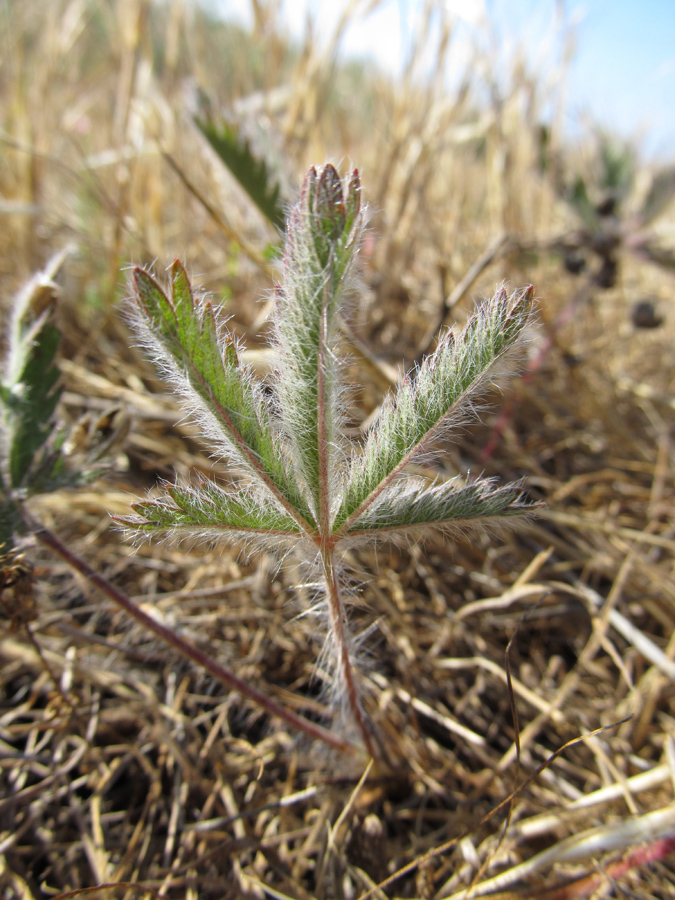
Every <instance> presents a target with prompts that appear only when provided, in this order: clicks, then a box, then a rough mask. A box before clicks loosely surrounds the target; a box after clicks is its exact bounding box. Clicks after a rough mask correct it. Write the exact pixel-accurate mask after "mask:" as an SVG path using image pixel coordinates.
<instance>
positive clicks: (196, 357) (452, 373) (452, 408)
mask: <svg viewBox="0 0 675 900" xmlns="http://www.w3.org/2000/svg"><path fill="white" fill-rule="evenodd" d="M363 226H364V211H363V208H362V202H361V186H360V182H359V176H358V172H356V171H354V172H353V173H352V175H351V176H350V177H348V178H347V179H346V180H345V181H344V182H343V181H341V179H340V178H339V176H338V174H337V172H336V170H335V169H334V168H333V167H332V166H331V165H326V166H325V167H323V168H321V169H318V170H317V169H314V168H312V169H310V171H309V173H308V174H307V176H306V178H305V180H304V184H303V188H302V192H301V196H300V200H299V202H298V204H297V205H296V207H295V208H294V209H293V210H292V213H291V216H290V219H289V222H288V226H287V231H286V243H285V255H284V260H283V281H282V284H281V285H280V286H278V287H277V290H276V295H275V314H274V330H275V337H274V344H275V349H276V358H277V368H276V371H275V372H274V377H273V379H271V380H270V383H269V384H267V385H263V384H261V383H260V382H259V381H258V380H256V378H255V377H254V376H253V374H252V373H251V371H249V369H248V368H247V366H246V365H245V364H244V363H243V361H242V357H241V352H240V348H239V347H238V346H237V343H236V341H235V340H234V338H233V336H232V335H231V334H230V333H229V332H228V330H227V329H226V328H225V327H224V325H222V324H220V323H219V322H218V319H217V317H216V315H215V313H214V310H213V308H212V306H211V304H210V303H209V301H208V300H207V299H205V298H203V297H198V296H195V294H194V293H193V291H192V289H191V286H190V283H189V280H188V277H187V275H186V273H185V270H184V268H183V266H182V265H181V264H180V263H179V262H177V261H176V262H174V264H173V265H172V267H171V280H170V290H169V291H168V292H165V291H164V289H163V288H162V287H161V286H160V285H159V284H158V282H157V281H156V280H155V279H154V278H153V277H152V275H150V274H149V273H148V272H147V271H145V270H143V269H140V268H137V269H135V270H134V273H133V279H132V281H133V296H134V299H135V310H136V312H135V316H134V322H135V325H136V327H137V329H138V332H139V334H140V336H141V339H142V341H143V343H144V345H145V346H146V347H147V348H148V350H149V351H150V353H151V354H152V355H153V357H154V358H155V360H156V362H157V364H158V366H159V368H160V369H161V371H162V372H163V374H164V375H165V377H166V378H167V379H168V381H169V382H170V383H171V384H172V385H173V387H174V388H175V389H176V391H177V392H178V394H179V395H180V397H181V398H182V402H183V405H184V408H185V410H186V411H187V412H189V413H190V414H191V415H192V416H193V417H194V418H195V419H196V421H197V422H198V423H199V425H200V426H201V427H202V429H203V431H204V434H205V436H206V437H207V438H208V439H209V441H210V443H211V445H212V447H213V449H214V450H215V452H216V453H217V454H218V455H219V456H220V457H222V458H224V459H225V460H227V461H228V463H229V464H230V465H231V466H232V467H233V468H234V470H235V471H236V473H237V475H238V483H237V484H236V485H228V486H221V485H218V484H215V483H213V482H210V481H209V482H206V483H204V482H203V481H201V482H200V483H194V484H185V483H183V484H181V483H176V484H173V485H167V486H166V491H165V493H164V495H163V496H161V497H160V498H158V499H157V498H152V497H151V498H149V499H147V500H145V501H143V502H140V503H137V504H135V507H134V508H135V512H136V514H137V515H136V516H135V517H130V518H128V519H126V520H124V521H125V524H126V526H127V527H128V528H129V529H130V530H131V531H132V532H133V533H136V534H140V535H146V536H153V535H156V534H159V535H164V536H167V537H170V538H174V539H179V540H180V539H183V538H190V539H195V538H203V539H207V540H216V541H218V540H221V539H224V540H226V541H230V542H234V543H235V544H245V545H247V546H248V547H252V546H256V545H259V546H260V545H261V546H264V547H272V548H277V549H278V548H281V550H282V551H283V552H288V550H289V549H291V548H292V549H294V550H295V551H296V552H297V553H298V554H299V555H300V556H301V558H302V559H303V560H304V561H305V563H306V564H307V565H308V567H309V568H310V570H311V572H312V573H313V575H312V577H311V579H310V580H311V581H312V583H316V584H319V585H320V586H321V587H320V589H317V595H316V596H315V597H314V598H313V600H312V603H313V607H312V610H313V611H314V612H318V613H320V614H321V617H322V619H323V621H324V623H325V626H326V638H325V647H324V651H323V653H322V663H323V664H324V666H326V667H327V668H328V670H329V671H330V675H331V679H332V696H333V699H334V700H335V702H336V706H337V708H338V709H339V710H341V711H342V713H343V718H342V723H341V724H342V727H343V728H345V729H346V730H347V732H349V731H355V732H356V735H357V736H358V737H359V738H360V741H361V742H362V744H363V745H364V747H365V749H366V750H367V751H368V752H369V753H370V754H371V755H374V754H375V748H374V742H373V733H372V726H371V724H370V722H369V720H368V718H367V716H366V714H365V712H364V706H363V697H362V686H361V684H360V682H359V677H358V666H356V665H355V656H356V653H357V649H358V640H357V638H356V636H355V635H354V634H353V633H352V628H350V621H349V616H348V611H347V609H346V604H347V601H348V599H349V596H350V589H349V580H348V578H347V573H346V572H345V566H344V562H343V559H342V551H343V550H344V549H345V548H351V547H359V546H361V545H363V544H368V543H371V542H373V541H385V540H386V541H390V540H398V541H400V540H403V541H408V540H411V539H412V540H414V539H416V538H417V537H418V536H419V535H420V534H421V533H422V532H423V531H424V530H425V529H428V528H436V529H440V530H443V531H446V532H450V533H456V532H459V531H464V530H465V529H467V528H471V527H483V528H485V527H487V528H491V527H495V526H499V525H500V524H504V523H506V522H508V521H509V520H512V519H514V518H515V517H519V516H522V515H523V514H526V513H528V512H529V511H531V509H532V506H531V505H530V504H528V503H527V502H526V501H525V500H524V499H523V497H522V486H521V485H520V484H508V485H505V486H498V485H497V484H495V482H494V481H492V480H488V479H482V478H478V479H476V480H473V481H469V480H464V479H454V480H450V481H445V482H440V481H439V482H430V481H429V480H427V479H424V478H422V477H420V476H417V475H413V474H411V473H410V472H409V471H408V466H409V465H410V464H411V463H413V462H415V463H419V462H420V460H421V459H422V458H423V457H426V456H428V455H429V453H430V451H431V450H432V448H433V445H434V444H435V442H437V441H438V439H439V438H442V437H445V436H447V435H448V434H449V433H450V432H451V429H452V427H453V426H456V425H457V424H458V423H461V422H463V421H465V420H466V418H467V413H469V412H470V411H471V408H472V403H473V398H474V397H475V395H476V393H477V392H478V391H479V390H480V389H481V388H483V387H485V386H486V384H487V383H489V381H490V380H491V379H492V378H493V376H494V369H495V365H496V364H497V363H498V362H499V361H501V360H502V359H503V358H504V357H505V355H507V354H508V353H509V351H511V350H512V349H513V348H514V347H515V346H516V345H517V343H518V342H519V339H520V337H521V335H522V333H523V330H524V328H525V326H526V325H527V323H528V321H529V319H530V316H531V309H532V298H533V290H532V288H531V287H530V288H525V289H523V290H520V291H516V292H515V293H513V294H511V295H510V296H509V295H508V294H507V292H506V290H505V289H504V288H500V289H499V290H498V291H497V293H496V294H495V296H494V297H492V299H490V300H488V301H487V302H486V303H484V304H483V305H482V306H481V307H480V308H479V309H478V310H477V312H476V313H475V314H474V315H473V317H472V318H471V319H470V320H469V321H468V323H467V325H466V327H465V328H464V330H463V331H462V332H461V334H457V335H456V334H454V333H453V332H452V331H447V332H446V333H445V334H444V335H443V336H442V337H441V339H440V340H439V343H438V346H437V348H436V350H435V352H434V353H433V354H432V355H430V356H429V357H427V358H426V359H425V360H424V361H423V362H422V364H421V365H420V366H419V367H418V368H417V370H416V371H415V372H413V373H411V374H410V375H407V376H406V377H405V378H404V379H403V380H402V381H401V383H400V384H399V386H398V387H397V388H396V389H395V390H394V391H393V392H392V393H391V395H390V396H388V397H387V398H386V399H385V402H384V403H383V405H382V409H381V411H380V414H379V417H378V418H377V421H376V422H375V423H374V425H373V427H372V428H371V430H370V432H369V434H368V435H367V437H366V439H365V440H364V442H363V444H362V445H360V446H352V445H350V443H349V442H348V440H347V439H346V437H345V435H344V429H343V420H344V417H345V414H346V408H347V402H346V396H345V395H346V388H345V383H344V380H343V377H342V363H341V358H340V356H339V354H338V349H337V344H338V334H339V325H340V322H341V319H342V317H343V316H344V314H345V309H346V308H347V305H348V300H349V296H350V292H351V291H352V290H353V284H354V274H355V272H354V269H355V260H356V257H357V252H358V248H359V241H360V238H361V234H362V230H363Z"/></svg>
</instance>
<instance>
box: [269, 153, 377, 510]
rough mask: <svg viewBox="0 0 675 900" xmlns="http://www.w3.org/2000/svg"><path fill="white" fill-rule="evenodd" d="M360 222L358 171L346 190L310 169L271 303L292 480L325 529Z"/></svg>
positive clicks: (338, 443) (333, 175) (331, 172)
mask: <svg viewBox="0 0 675 900" xmlns="http://www.w3.org/2000/svg"><path fill="white" fill-rule="evenodd" d="M362 225H363V217H362V214H361V187H360V182H359V177H358V173H357V172H354V173H353V175H352V176H351V179H350V181H349V182H348V183H347V184H346V185H344V186H343V184H342V182H341V181H340V178H339V176H338V174H337V172H336V171H335V169H334V168H333V166H330V165H327V166H324V168H323V169H321V170H320V171H319V172H317V171H316V170H315V169H310V171H309V173H308V175H307V177H306V178H305V182H304V184H303V188H302V193H301V197H300V202H299V203H298V205H297V206H296V207H295V208H294V209H293V211H292V213H291V217H290V220H289V225H288V234H287V240H286V251H285V255H284V283H283V285H282V287H281V288H280V289H279V291H278V292H277V298H276V315H275V325H276V339H277V349H278V353H279V357H280V365H279V371H278V375H277V391H278V398H279V406H280V411H281V417H282V421H283V423H284V427H285V431H286V435H287V437H288V440H289V443H290V445H291V447H292V457H293V462H294V467H295V472H296V477H297V478H298V481H299V483H301V484H302V485H303V488H304V490H305V491H306V494H307V499H308V502H309V504H310V506H311V508H312V510H313V513H314V516H315V517H317V518H322V517H323V518H324V524H325V518H326V516H327V510H328V509H329V508H330V507H331V505H332V496H331V494H332V492H333V491H334V490H335V484H334V478H333V477H332V476H333V473H334V472H335V471H336V469H337V466H338V463H337V457H339V455H340V454H341V452H342V450H341V448H343V447H344V446H345V443H344V438H343V435H342V427H341V426H342V416H343V408H342V405H341V402H340V389H341V384H340V366H339V362H338V359H337V356H336V342H337V330H338V325H339V317H340V312H341V307H342V304H343V302H344V293H345V290H346V288H347V286H348V279H349V273H350V269H351V265H352V262H353V259H354V255H355V252H356V250H357V249H358V242H359V239H360V234H361V230H362Z"/></svg>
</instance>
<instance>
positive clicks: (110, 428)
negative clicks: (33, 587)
mask: <svg viewBox="0 0 675 900" xmlns="http://www.w3.org/2000/svg"><path fill="white" fill-rule="evenodd" d="M69 252H70V248H67V249H66V250H64V251H62V252H61V253H58V254H56V255H55V256H54V257H53V258H52V259H51V260H50V261H49V262H48V263H47V265H46V267H45V268H44V270H42V271H41V272H38V273H36V274H35V275H34V276H33V277H32V278H31V279H30V281H28V282H27V283H26V284H25V285H24V287H23V288H22V289H21V290H20V291H19V293H18V294H17V295H16V297H15V298H14V302H13V304H12V307H11V313H10V316H9V320H10V321H9V328H8V331H7V334H6V335H5V343H6V353H5V361H4V366H3V368H2V371H1V372H0V554H8V553H10V552H11V551H13V549H14V548H15V546H16V542H17V538H18V537H19V536H20V535H22V534H24V533H25V531H26V527H25V523H24V521H23V517H22V514H21V504H22V503H23V501H25V500H27V499H28V498H30V497H33V496H35V495H37V494H45V493H49V492H50V491H55V490H59V489H62V488H65V487H76V486H79V485H83V484H86V483H87V482H89V481H93V480H94V479H95V478H96V477H97V476H98V475H99V474H100V473H101V470H102V468H103V467H104V466H103V462H102V459H103V457H104V456H105V453H106V451H107V450H108V449H110V446H111V444H112V443H113V439H115V440H117V438H119V436H120V434H122V433H123V431H124V426H125V425H126V421H125V420H124V417H122V416H120V415H119V414H118V413H119V411H118V410H114V411H113V410H111V411H109V413H107V414H106V416H105V417H104V418H105V421H104V418H101V419H100V420H98V421H97V422H95V423H85V422H84V421H82V422H80V423H78V426H77V429H69V428H68V427H67V426H66V425H65V423H64V422H63V421H61V420H59V418H58V416H57V415H56V410H57V406H58V403H59V400H60V397H61V387H60V384H59V381H60V372H59V369H58V366H57V364H56V356H57V352H58V348H59V342H60V339H61V335H60V333H59V330H58V328H57V327H56V326H55V324H54V309H55V306H56V302H57V296H58V288H57V286H56V284H55V283H54V280H53V279H54V278H55V276H56V274H57V273H58V271H59V269H60V268H61V266H62V265H63V262H64V260H65V258H66V257H67V255H68V253H69ZM113 419H115V422H114V423H113V421H112V420H113ZM85 425H86V430H87V432H88V433H87V434H86V435H84V434H83V435H81V436H79V435H77V430H78V429H79V431H80V432H83V430H84V429H85ZM76 437H79V440H76ZM76 444H81V445H85V446H84V448H83V449H82V448H80V447H76Z"/></svg>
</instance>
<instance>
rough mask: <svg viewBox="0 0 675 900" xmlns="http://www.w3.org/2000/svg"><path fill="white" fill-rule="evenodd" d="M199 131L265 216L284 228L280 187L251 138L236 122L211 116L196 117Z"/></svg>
mask: <svg viewBox="0 0 675 900" xmlns="http://www.w3.org/2000/svg"><path fill="white" fill-rule="evenodd" d="M195 121H196V123H197V126H198V127H199V129H200V131H201V132H202V134H203V135H204V137H205V138H206V139H207V141H208V142H209V143H210V144H211V146H212V147H213V149H214V150H215V151H216V153H217V154H218V156H219V157H220V159H221V160H222V161H223V162H224V163H225V165H226V166H227V168H228V169H229V170H230V172H231V173H232V175H233V176H234V177H235V178H236V180H237V181H238V182H239V184H240V185H241V186H242V188H243V189H244V190H245V191H246V193H247V194H248V195H249V197H250V198H251V200H252V201H253V202H254V203H255V205H256V206H257V207H258V209H259V210H260V212H261V213H262V214H263V215H264V216H265V218H266V219H267V220H268V221H269V222H271V223H272V225H274V227H275V228H278V229H279V230H280V231H282V230H283V229H284V226H285V224H286V213H285V209H284V202H283V198H282V197H281V188H280V187H279V184H278V183H277V182H276V181H274V180H273V176H272V173H271V172H270V170H269V168H268V166H267V163H266V162H265V160H264V159H261V158H259V157H257V156H256V155H255V154H254V153H253V151H252V150H251V145H250V142H249V141H248V140H247V139H246V138H244V137H242V136H241V135H240V134H239V130H238V128H237V127H236V125H233V124H231V123H229V122H226V121H222V122H219V123H218V124H216V123H214V122H213V121H212V120H211V119H208V118H197V119H195Z"/></svg>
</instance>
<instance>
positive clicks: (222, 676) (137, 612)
mask: <svg viewBox="0 0 675 900" xmlns="http://www.w3.org/2000/svg"><path fill="white" fill-rule="evenodd" d="M21 514H22V516H23V519H24V522H25V523H26V525H27V526H28V528H29V529H30V531H31V532H32V533H33V534H34V535H35V537H36V538H37V539H38V540H39V541H40V542H41V543H43V544H44V545H45V546H46V547H49V548H50V550H53V551H54V553H56V554H57V555H58V556H60V557H61V559H63V560H65V562H67V563H68V565H69V566H71V568H73V569H75V571H76V572H79V573H80V574H81V575H83V576H84V577H85V578H86V579H87V581H89V582H90V583H91V584H93V585H94V586H95V587H97V588H98V589H99V590H100V591H102V593H104V594H105V595H106V596H107V597H109V598H110V599H111V600H112V601H114V602H115V603H116V604H117V605H118V606H120V607H121V608H122V609H123V610H124V611H125V612H126V613H127V614H128V615H130V616H131V617H132V618H134V619H136V621H137V622H140V624H141V625H143V626H144V627H145V628H147V629H148V630H149V631H152V632H153V633H154V634H156V635H157V637H159V638H161V639H162V640H163V641H165V643H167V644H169V645H170V646H172V647H174V648H175V649H176V650H178V651H179V652H180V653H182V654H183V656H186V657H187V658H188V659H191V660H192V661H193V662H195V663H197V665H198V666H201V667H202V668H204V669H206V671H207V672H209V673H210V674H211V675H213V676H214V677H215V678H217V679H218V680H219V681H222V682H223V684H225V685H226V686H227V687H228V688H230V689H232V690H235V691H237V692H238V693H240V694H241V695H242V696H243V697H246V698H247V699H248V700H251V701H252V702H253V703H256V704H257V705H258V706H260V707H261V708H262V709H264V710H265V712H267V713H268V714H269V715H270V716H276V717H277V718H279V719H281V720H282V721H284V722H286V724H287V725H290V726H291V727H292V728H294V729H297V730H298V731H302V732H303V733H304V734H306V735H307V736H308V737H310V738H312V739H314V740H319V741H322V742H323V743H324V744H327V745H328V746H329V747H332V748H333V749H335V750H340V751H343V752H345V751H346V752H349V753H356V752H357V748H356V747H355V746H354V745H353V744H351V743H350V742H349V741H345V740H344V739H342V738H340V737H338V736H337V735H335V734H333V733H332V732H330V731H328V730H327V729H326V728H323V727H322V726H321V725H317V724H315V723H314V722H310V721H309V719H306V718H304V716H299V715H298V714H297V713H294V712H293V711H292V710H290V709H286V708H285V707H284V706H281V704H279V703H277V702H276V701H275V700H272V699H271V698H270V697H268V696H266V695H265V694H263V693H261V692H260V691H258V690H257V689H256V688H254V687H251V685H249V684H247V683H246V682H245V681H242V679H241V678H239V677H237V676H236V675H235V674H234V673H232V672H230V671H229V669H226V668H225V667H224V666H221V665H220V664H219V663H217V662H216V661H215V660H213V659H211V657H210V656H208V655H207V654H205V653H204V652H203V651H201V650H200V649H199V648H198V647H195V646H194V644H191V643H189V642H188V641H186V640H184V639H183V638H182V637H179V635H177V634H176V633H175V632H174V631H172V630H171V629H170V628H167V627H166V626H165V625H162V624H161V623H160V622H157V621H156V620H155V619H153V618H152V616H149V615H148V614H147V613H145V612H143V610H142V609H139V607H138V606H136V604H135V603H134V602H133V600H132V599H131V598H130V597H128V596H127V595H126V594H125V593H123V591H121V590H119V588H117V587H115V585H114V584H111V582H109V581H108V580H107V579H106V578H104V577H103V576H102V575H100V574H99V573H98V572H97V571H96V570H95V569H92V567H91V566H90V565H89V564H88V563H87V562H85V561H84V560H83V559H81V558H80V557H79V556H77V555H76V554H75V553H73V552H72V551H71V550H69V549H68V548H67V547H66V546H65V544H63V543H62V542H61V541H60V540H59V538H57V537H56V535H55V534H53V533H52V532H51V531H50V530H49V529H48V528H47V527H46V526H45V525H43V524H42V523H40V522H38V521H36V520H35V519H33V517H32V516H31V515H30V514H29V513H28V511H27V510H26V509H25V508H22V510H21ZM366 746H367V748H368V752H371V750H370V747H369V746H368V745H366ZM371 755H372V754H371Z"/></svg>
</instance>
